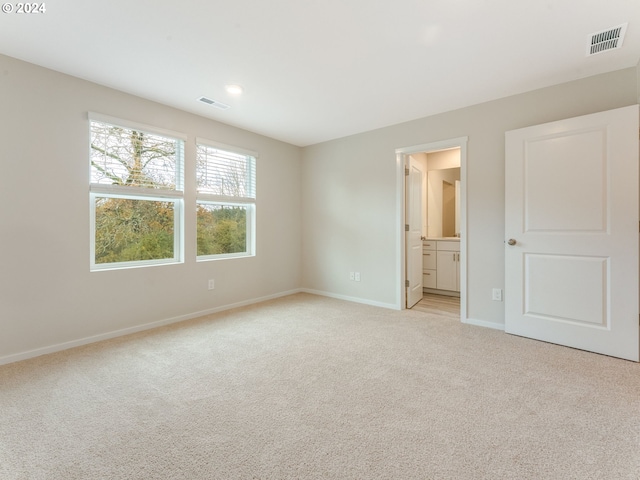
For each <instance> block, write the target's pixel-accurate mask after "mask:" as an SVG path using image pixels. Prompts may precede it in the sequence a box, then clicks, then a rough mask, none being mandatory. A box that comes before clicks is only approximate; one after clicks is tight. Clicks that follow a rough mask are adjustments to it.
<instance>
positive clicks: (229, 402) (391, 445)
mask: <svg viewBox="0 0 640 480" xmlns="http://www.w3.org/2000/svg"><path fill="white" fill-rule="evenodd" d="M0 478H2V479H3V480H4V479H11V480H15V479H47V480H51V479H55V480H57V479H64V480H72V479H189V480H197V479H250V480H253V479H638V478H640V366H639V365H638V364H634V363H631V362H626V361H623V360H616V359H613V358H608V357H604V356H599V355H595V354H590V353H586V352H581V351H577V350H572V349H569V348H564V347H559V346H554V345H550V344H545V343H541V342H536V341H532V340H527V339H523V338H518V337H512V336H509V335H506V334H504V333H501V332H498V331H494V330H490V329H484V328H479V327H473V326H467V325H462V324H460V323H459V322H458V321H456V320H455V319H452V318H451V317H450V316H435V315H433V316H429V315H428V314H425V313H423V312H416V311H405V312H396V311H390V310H386V309H381V308H376V307H369V306H363V305H358V304H352V303H348V302H343V301H339V300H333V299H327V298H322V297H317V296H312V295H307V294H299V295H293V296H290V297H286V298H282V299H278V300H274V301H270V302H266V303H263V304H260V305H255V306H252V307H247V308H241V309H237V310H233V311H229V312H224V313H221V314H216V315H211V316H209V317H206V318H203V319H199V320H195V321H190V322H186V323H182V324H180V325H174V326H171V327H165V328H161V329H157V330H154V331H151V332H145V333H140V334H136V335H132V336H128V337H125V338H119V339H115V340H110V341H107V342H102V343H99V344H94V345H89V346H86V347H81V348H76V349H74V350H70V351H67V352H61V353H57V354H53V355H48V356H44V357H40V358H36V359H32V360H28V361H25V362H20V363H16V364H11V365H6V366H3V367H0Z"/></svg>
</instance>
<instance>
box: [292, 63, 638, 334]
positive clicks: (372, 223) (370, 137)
mask: <svg viewBox="0 0 640 480" xmlns="http://www.w3.org/2000/svg"><path fill="white" fill-rule="evenodd" d="M425 94H428V93H425ZM636 102H637V69H636V68H629V69H624V70H620V71H617V72H613V73H608V74H604V75H598V76H594V77H589V78H585V79H582V80H578V81H575V82H570V83H566V84H562V85H556V86H553V87H549V88H545V89H541V90H536V91H533V92H529V93H525V94H522V95H516V96H511V97H507V98H503V99H499V100H495V101H492V102H487V103H483V104H480V105H475V106H472V107H469V108H464V109H460V110H455V111H451V112H447V113H443V114H440V115H434V116H431V117H427V118H423V119H419V120H415V121H412V122H407V123H403V124H400V125H395V126H391V127H388V128H383V129H380V130H375V131H371V132H366V133H362V134H359V135H354V136H351V137H347V138H342V139H339V140H335V141H331V142H326V143H321V144H318V145H314V146H310V147H307V148H305V149H304V150H303V168H302V185H303V189H302V195H303V197H302V198H303V211H304V216H303V255H302V258H303V269H302V271H303V286H304V287H306V288H308V289H311V290H315V291H322V292H327V293H328V294H332V295H336V296H342V297H347V298H352V299H358V300H360V301H364V302H369V303H376V304H384V305H388V306H394V305H399V304H400V298H399V291H400V290H399V285H400V279H399V277H398V272H399V271H401V264H400V256H399V254H398V252H399V249H400V245H399V242H398V240H397V238H398V229H399V228H400V225H401V223H400V222H399V221H398V211H399V207H398V195H397V185H398V181H397V178H396V172H397V170H396V156H395V150H396V149H397V148H402V147H409V146H413V145H421V144H426V143H431V142H437V141H441V140H446V139H452V138H457V137H464V136H468V145H467V146H468V150H467V153H468V155H467V237H468V238H467V253H468V256H467V259H468V262H467V280H468V281H467V307H468V312H467V316H468V318H469V319H471V320H473V321H474V322H476V323H479V324H487V325H494V326H496V327H500V326H501V325H503V324H504V303H502V302H494V301H492V300H491V289H492V288H494V287H497V288H504V244H503V241H504V238H503V237H504V162H505V158H504V134H505V132H506V131H507V130H512V129H516V128H520V127H526V126H529V125H535V124H540V123H544V122H549V121H553V120H559V119H563V118H569V117H574V116H578V115H583V114H588V113H593V112H598V111H602V110H608V109H612V108H617V107H623V106H627V105H631V104H635V103H636ZM349 271H360V272H362V281H361V282H350V281H349V278H348V272H349Z"/></svg>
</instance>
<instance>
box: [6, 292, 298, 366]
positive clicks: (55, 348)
mask: <svg viewBox="0 0 640 480" xmlns="http://www.w3.org/2000/svg"><path fill="white" fill-rule="evenodd" d="M301 292H302V290H301V289H294V290H288V291H285V292H279V293H275V294H273V295H267V296H264V297H259V298H253V299H250V300H244V301H242V302H237V303H232V304H229V305H223V306H220V307H215V308H211V309H208V310H201V311H198V312H193V313H189V314H186V315H180V316H177V317H171V318H167V319H164V320H158V321H156V322H150V323H145V324H144V325H137V326H135V327H129V328H123V329H121V330H114V331H112V332H107V333H102V334H99V335H93V336H90V337H84V338H80V339H77V340H72V341H70V342H64V343H58V344H56V345H50V346H48V347H42V348H36V349H33V350H27V351H26V352H21V353H14V354H12V355H6V356H4V357H0V365H6V364H8V363H13V362H19V361H21V360H27V359H29V358H34V357H39V356H41V355H47V354H49V353H55V352H60V351H62V350H68V349H70V348H74V347H80V346H82V345H88V344H90V343H96V342H101V341H103V340H109V339H111V338H116V337H122V336H124V335H130V334H132V333H137V332H142V331H145V330H151V329H153V328H158V327H162V326H165V325H170V324H173V323H178V322H182V321H184V320H190V319H192V318H198V317H203V316H205V315H211V314H214V313H218V312H222V311H225V310H231V309H232V308H238V307H245V306H247V305H253V304H255V303H260V302H265V301H267V300H273V299H275V298H280V297H286V296H288V295H293V294H296V293H301Z"/></svg>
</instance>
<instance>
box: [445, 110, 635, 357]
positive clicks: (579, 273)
mask: <svg viewBox="0 0 640 480" xmlns="http://www.w3.org/2000/svg"><path fill="white" fill-rule="evenodd" d="M638 123H639V122H638V106H637V105H633V106H630V107H625V108H620V109H616V110H611V111H607V112H601V113H597V114H593V115H586V116H583V117H577V118H572V119H568V120H563V121H559V122H553V123H548V124H544V125H538V126H534V127H529V128H523V129H519V130H514V131H510V132H507V133H506V164H505V180H506V183H505V232H506V238H505V266H506V271H505V331H506V332H507V333H513V334H516V335H522V336H525V337H530V338H535V339H538V340H544V341H548V342H552V343H557V344H561V345H567V346H570V347H574V348H579V349H583V350H589V351H592V352H597V353H601V354H605V355H611V356H614V357H620V358H625V359H628V360H634V361H638V359H639V358H638V353H639V345H640V342H639V337H638V335H639V329H638V313H639V311H638V288H639V282H638V274H639V272H638V263H639V255H638V220H639V216H638V200H639V199H638ZM438 268H439V266H438ZM438 274H439V272H438Z"/></svg>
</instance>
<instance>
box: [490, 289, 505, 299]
mask: <svg viewBox="0 0 640 480" xmlns="http://www.w3.org/2000/svg"><path fill="white" fill-rule="evenodd" d="M491 299H492V300H493V301H495V302H501V301H502V290H501V289H500V288H494V289H493V295H492V297H491Z"/></svg>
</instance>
